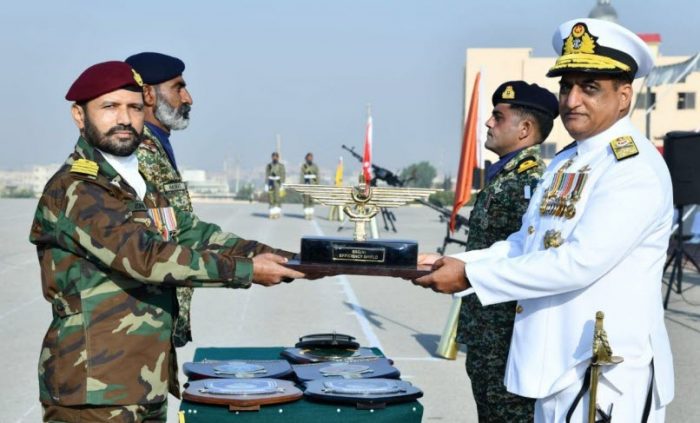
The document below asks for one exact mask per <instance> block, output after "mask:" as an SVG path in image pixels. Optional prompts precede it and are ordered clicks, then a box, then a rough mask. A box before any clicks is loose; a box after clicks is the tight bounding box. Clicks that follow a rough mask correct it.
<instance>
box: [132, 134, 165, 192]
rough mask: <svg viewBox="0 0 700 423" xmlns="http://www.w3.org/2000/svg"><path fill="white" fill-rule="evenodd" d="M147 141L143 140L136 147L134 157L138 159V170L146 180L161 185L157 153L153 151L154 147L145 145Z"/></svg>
mask: <svg viewBox="0 0 700 423" xmlns="http://www.w3.org/2000/svg"><path fill="white" fill-rule="evenodd" d="M146 142H147V141H144V142H142V143H141V145H139V148H137V149H136V157H138V160H139V172H141V174H142V175H143V178H144V179H145V180H147V181H151V182H152V183H153V184H154V185H156V186H161V184H162V183H163V181H162V180H161V178H160V175H161V173H162V172H161V171H160V165H159V163H160V161H159V158H158V154H157V153H156V151H154V149H155V147H152V146H149V145H146Z"/></svg>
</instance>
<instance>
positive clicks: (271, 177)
mask: <svg viewBox="0 0 700 423" xmlns="http://www.w3.org/2000/svg"><path fill="white" fill-rule="evenodd" d="M285 179H286V175H285V169H284V165H283V164H282V163H280V155H279V154H278V153H277V152H276V151H275V152H274V153H272V161H271V162H270V163H268V164H267V166H265V189H266V190H267V198H268V201H269V203H270V219H279V218H280V217H281V216H282V207H281V200H280V197H281V196H282V193H283V191H282V190H283V188H282V184H283V183H284V181H285Z"/></svg>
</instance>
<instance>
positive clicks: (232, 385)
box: [199, 379, 284, 395]
mask: <svg viewBox="0 0 700 423" xmlns="http://www.w3.org/2000/svg"><path fill="white" fill-rule="evenodd" d="M283 391H284V388H280V387H279V386H278V385H277V382H275V381H274V380H270V379H249V380H238V379H236V380H229V379H222V380H215V381H212V382H207V383H206V384H205V385H204V387H202V388H200V389H199V392H202V393H207V394H215V395H268V394H274V393H278V392H283Z"/></svg>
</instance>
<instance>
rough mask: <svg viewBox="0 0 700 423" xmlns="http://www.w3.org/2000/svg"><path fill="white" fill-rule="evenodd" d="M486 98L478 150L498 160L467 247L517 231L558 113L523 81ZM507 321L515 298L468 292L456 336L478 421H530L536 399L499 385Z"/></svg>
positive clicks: (472, 219) (547, 96) (551, 99)
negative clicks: (488, 300) (485, 302)
mask: <svg viewBox="0 0 700 423" xmlns="http://www.w3.org/2000/svg"><path fill="white" fill-rule="evenodd" d="M491 102H492V103H493V106H494V108H493V111H492V112H491V117H490V118H489V120H488V121H487V122H486V126H487V127H488V133H487V138H486V143H485V147H486V148H487V149H489V150H491V151H493V152H494V153H496V154H498V156H499V158H500V159H499V160H498V161H497V162H496V163H494V164H493V165H491V166H490V167H489V168H488V170H487V173H486V186H485V187H484V189H483V190H481V191H480V192H479V194H478V195H477V197H476V202H475V203H474V208H473V209H472V212H471V214H470V216H469V237H468V239H467V245H466V250H467V251H469V250H478V249H481V248H487V247H490V246H491V244H493V243H494V242H496V241H500V240H503V239H506V238H507V237H508V235H510V234H511V233H513V232H515V231H517V230H518V228H519V227H520V223H521V220H522V216H523V213H525V210H526V209H527V205H528V203H529V202H530V197H531V195H532V193H533V192H534V191H535V188H536V187H537V183H538V181H539V179H540V177H541V176H542V172H543V171H544V167H545V166H544V162H543V161H542V159H541V158H540V144H541V143H542V142H543V141H544V140H545V139H546V138H547V136H549V133H550V132H551V130H552V126H553V124H554V119H555V118H556V117H557V115H558V114H559V113H558V103H557V98H556V97H555V96H554V94H552V93H551V92H549V91H547V90H546V89H544V88H541V87H539V86H537V85H536V84H532V85H530V84H527V83H526V82H523V81H509V82H505V83H503V84H502V85H501V86H500V87H498V88H497V89H496V91H495V92H494V93H493V96H492V98H491ZM514 319H515V302H514V301H508V302H505V303H501V304H493V305H490V306H486V307H484V306H482V305H481V302H480V301H479V299H478V298H477V297H476V296H475V295H469V296H466V297H464V298H463V300H462V307H461V309H460V315H459V326H458V330H457V341H458V342H460V343H463V344H466V345H467V360H466V367H467V374H468V375H469V378H470V380H471V384H472V392H473V393H474V400H475V401H476V405H477V411H478V414H479V421H480V422H482V423H483V422H488V423H501V422H509V423H518V422H523V423H525V422H531V421H532V419H533V414H534V405H535V401H534V400H533V399H530V398H524V397H520V396H517V395H514V394H511V393H509V392H508V391H506V388H505V386H504V385H503V375H504V374H505V369H506V360H507V358H508V349H509V347H510V339H511V337H512V334H513V320H514Z"/></svg>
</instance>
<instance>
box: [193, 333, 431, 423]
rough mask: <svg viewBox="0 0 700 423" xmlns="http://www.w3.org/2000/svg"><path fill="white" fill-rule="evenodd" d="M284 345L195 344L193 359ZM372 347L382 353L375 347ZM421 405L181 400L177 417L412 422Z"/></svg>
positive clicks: (264, 353)
mask: <svg viewBox="0 0 700 423" xmlns="http://www.w3.org/2000/svg"><path fill="white" fill-rule="evenodd" d="M283 349H284V347H268V348H255V347H252V348H197V349H196V350H195V353H194V359H193V361H202V360H204V359H205V358H206V359H208V360H276V359H280V355H279V354H280V352H281V351H282V350H283ZM373 351H374V353H375V354H377V355H378V356H381V357H383V356H384V355H383V354H382V352H381V351H380V350H378V349H376V348H373ZM422 416H423V406H422V405H421V404H420V403H419V402H418V401H411V402H405V403H400V404H389V405H387V407H386V408H384V409H377V410H372V409H370V410H358V409H357V408H356V407H355V406H354V405H348V404H326V403H318V402H311V401H309V400H307V399H305V398H302V399H300V400H298V401H294V402H289V403H286V404H273V405H265V406H262V407H260V411H229V410H228V408H227V407H225V406H214V405H206V404H197V403H194V402H190V401H184V400H183V401H182V403H180V421H181V422H182V421H183V420H184V422H186V423H199V422H202V423H203V422H207V423H213V422H214V423H227V422H256V423H261V422H289V423H310V422H333V423H346V422H347V423H361V422H362V423H365V422H371V423H384V422H386V423H389V422H392V423H393V422H400V423H412V422H420V421H421V418H422Z"/></svg>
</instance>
